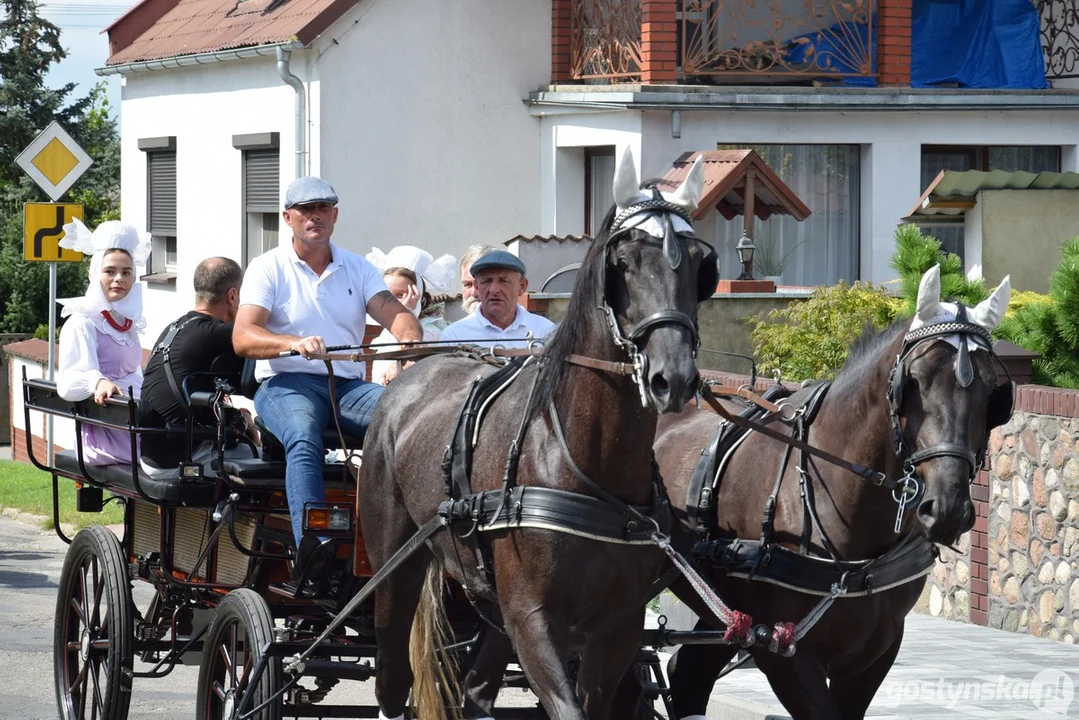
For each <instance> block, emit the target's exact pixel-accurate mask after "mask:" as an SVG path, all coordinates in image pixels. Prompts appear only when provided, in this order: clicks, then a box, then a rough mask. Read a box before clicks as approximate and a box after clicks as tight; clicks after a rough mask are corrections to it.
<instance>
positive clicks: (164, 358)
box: [152, 313, 202, 415]
mask: <svg viewBox="0 0 1079 720" xmlns="http://www.w3.org/2000/svg"><path fill="white" fill-rule="evenodd" d="M199 314H200V315H201V314H202V313H199ZM196 319H198V315H195V316H192V317H189V318H187V319H185V320H184V321H183V322H180V321H179V320H177V321H175V322H173V323H172V324H171V325H169V330H168V332H167V333H165V337H164V338H162V339H161V342H160V343H158V344H157V346H156V347H155V348H154V350H153V353H152V354H153V355H157V354H158V353H161V366H162V368H163V369H164V370H165V379H166V380H168V381H169V388H170V389H171V390H172V394H173V396H174V397H175V398H176V402H178V403H179V404H180V409H181V410H183V411H184V414H185V415H186V414H188V413H189V412H190V411H191V406H190V405H189V404H188V402H187V398H186V397H184V393H183V391H182V390H181V389H180V383H178V382H177V381H176V373H175V372H173V370H172V357H171V355H170V352H171V350H172V342H173V340H175V339H176V336H177V335H179V334H180V331H181V330H183V329H184V328H185V327H187V325H188V323H190V322H191V321H192V320H196Z"/></svg>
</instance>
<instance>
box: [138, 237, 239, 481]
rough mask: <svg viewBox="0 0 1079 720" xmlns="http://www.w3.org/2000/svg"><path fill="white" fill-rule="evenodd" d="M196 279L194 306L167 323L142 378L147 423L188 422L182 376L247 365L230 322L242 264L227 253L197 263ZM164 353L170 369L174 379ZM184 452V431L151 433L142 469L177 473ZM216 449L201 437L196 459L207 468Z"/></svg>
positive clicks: (236, 302)
mask: <svg viewBox="0 0 1079 720" xmlns="http://www.w3.org/2000/svg"><path fill="white" fill-rule="evenodd" d="M194 280H195V309H194V310H192V311H191V312H189V313H187V314H186V315H184V316H183V317H181V318H179V319H178V320H176V322H174V323H172V324H171V325H170V326H169V327H167V328H165V330H164V332H162V333H161V336H160V337H159V338H158V339H157V342H156V343H155V344H154V350H153V354H152V355H151V356H150V362H149V363H147V365H146V372H145V373H144V376H143V382H142V406H143V409H144V417H143V425H144V426H149V427H162V428H163V427H166V426H167V425H172V426H176V427H184V425H185V424H186V423H187V414H188V408H187V406H186V402H185V400H184V398H183V397H182V390H183V383H184V378H186V377H188V376H189V375H190V374H192V373H198V372H209V371H210V370H211V369H212V370H213V371H215V372H221V373H239V372H240V371H241V370H242V369H243V363H244V361H243V359H242V358H240V357H238V356H237V355H236V353H235V352H234V351H233V349H232V323H233V321H234V320H235V319H236V311H237V309H238V308H239V306H240V282H241V281H242V280H243V270H242V269H241V268H240V266H239V265H237V264H236V262H235V261H233V260H230V259H229V258H223V257H213V258H209V259H206V260H203V261H202V262H201V263H199V266H198V267H197V268H195V278H194ZM170 335H172V338H171V341H169V336H170ZM166 358H167V360H168V365H169V366H170V367H171V369H172V378H171V379H170V378H169V373H168V370H167V368H166ZM211 365H212V367H211ZM195 412H199V411H195ZM203 412H205V411H203ZM195 419H196V421H198V420H203V422H201V423H198V422H197V423H196V424H197V425H200V426H202V427H207V426H208V425H209V424H210V423H211V422H212V418H211V417H205V418H202V417H199V416H198V415H196V418H195ZM240 449H242V450H244V451H245V453H246V455H247V456H250V455H251V451H250V449H249V448H240ZM185 453H186V442H185V439H184V437H183V436H182V435H181V436H178V437H174V436H172V435H168V436H166V435H163V434H149V433H147V434H145V435H143V436H142V458H141V460H140V465H141V466H142V470H143V472H145V473H147V474H148V475H150V476H152V477H169V476H174V475H175V474H176V473H177V471H178V468H179V465H180V463H181V462H183V461H184V459H185V458H184V455H185ZM212 454H213V443H212V442H211V441H209V440H198V441H196V442H195V443H194V447H193V451H192V461H193V462H197V463H198V462H201V463H203V465H204V468H205V469H206V470H208V469H209V461H210V459H211V456H212Z"/></svg>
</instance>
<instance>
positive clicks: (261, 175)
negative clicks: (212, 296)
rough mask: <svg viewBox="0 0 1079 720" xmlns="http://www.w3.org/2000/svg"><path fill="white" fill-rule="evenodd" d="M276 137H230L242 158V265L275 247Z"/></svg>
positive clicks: (278, 163) (278, 185)
mask: <svg viewBox="0 0 1079 720" xmlns="http://www.w3.org/2000/svg"><path fill="white" fill-rule="evenodd" d="M279 144H280V143H279V135H278V133H257V134H254V135H234V136H233V138H232V146H233V147H235V148H237V149H239V150H240V151H241V152H242V155H243V160H242V162H243V226H244V227H243V234H244V246H243V263H242V264H243V265H244V267H246V266H247V264H248V263H249V262H251V260H252V259H254V258H256V257H258V256H259V255H261V254H262V253H264V252H266V251H267V250H272V249H273V248H275V247H277V234H278V227H279V225H278V223H279V217H280V216H279V212H280V209H281V200H280V195H281V151H280V150H279Z"/></svg>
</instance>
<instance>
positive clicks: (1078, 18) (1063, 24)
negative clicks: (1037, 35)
mask: <svg viewBox="0 0 1079 720" xmlns="http://www.w3.org/2000/svg"><path fill="white" fill-rule="evenodd" d="M1038 14H1039V15H1040V16H1041V31H1042V52H1043V53H1044V54H1045V76H1046V78H1048V79H1050V80H1058V79H1063V78H1079V2H1077V0H1039V2H1038Z"/></svg>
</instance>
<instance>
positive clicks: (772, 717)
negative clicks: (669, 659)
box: [708, 681, 791, 720]
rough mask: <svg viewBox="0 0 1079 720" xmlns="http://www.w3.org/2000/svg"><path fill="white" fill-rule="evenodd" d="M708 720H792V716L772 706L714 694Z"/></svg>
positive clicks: (709, 707)
mask: <svg viewBox="0 0 1079 720" xmlns="http://www.w3.org/2000/svg"><path fill="white" fill-rule="evenodd" d="M720 682H722V681H720ZM708 720H791V716H790V715H787V714H785V713H783V712H782V711H777V710H776V708H774V707H772V706H770V705H764V704H762V703H758V702H753V701H751V700H743V699H741V698H738V697H735V696H733V695H724V694H723V693H717V692H713V693H712V697H711V698H710V699H709V701H708Z"/></svg>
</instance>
